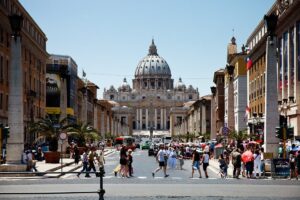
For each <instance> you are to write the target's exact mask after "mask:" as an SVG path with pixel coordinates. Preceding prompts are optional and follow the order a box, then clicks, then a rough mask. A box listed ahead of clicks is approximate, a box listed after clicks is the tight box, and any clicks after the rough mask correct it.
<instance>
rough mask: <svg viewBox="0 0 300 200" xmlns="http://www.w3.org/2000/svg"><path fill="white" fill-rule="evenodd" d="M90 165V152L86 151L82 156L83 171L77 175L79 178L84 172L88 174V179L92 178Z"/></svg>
mask: <svg viewBox="0 0 300 200" xmlns="http://www.w3.org/2000/svg"><path fill="white" fill-rule="evenodd" d="M88 163H89V159H88V150H87V149H85V150H84V152H83V154H82V170H81V171H80V172H79V173H78V174H77V177H78V178H79V176H80V174H81V173H82V172H84V171H85V172H86V174H85V177H87V178H90V177H91V176H90V174H89V169H88Z"/></svg>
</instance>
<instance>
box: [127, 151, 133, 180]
mask: <svg viewBox="0 0 300 200" xmlns="http://www.w3.org/2000/svg"><path fill="white" fill-rule="evenodd" d="M132 162H133V158H132V150H131V149H128V156H127V163H128V174H129V177H133V175H132V174H133V168H132Z"/></svg>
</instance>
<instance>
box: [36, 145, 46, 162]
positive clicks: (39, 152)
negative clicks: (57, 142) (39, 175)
mask: <svg viewBox="0 0 300 200" xmlns="http://www.w3.org/2000/svg"><path fill="white" fill-rule="evenodd" d="M36 160H38V161H42V160H44V155H43V152H42V148H41V147H38V150H37V154H36Z"/></svg>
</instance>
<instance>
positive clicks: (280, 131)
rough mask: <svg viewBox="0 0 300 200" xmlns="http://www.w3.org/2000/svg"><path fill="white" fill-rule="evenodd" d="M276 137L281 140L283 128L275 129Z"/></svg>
mask: <svg viewBox="0 0 300 200" xmlns="http://www.w3.org/2000/svg"><path fill="white" fill-rule="evenodd" d="M276 137H277V138H279V139H283V128H282V127H276Z"/></svg>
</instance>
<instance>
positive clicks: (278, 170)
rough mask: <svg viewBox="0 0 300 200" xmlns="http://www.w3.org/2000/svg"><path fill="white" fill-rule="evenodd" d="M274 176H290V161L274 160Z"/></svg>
mask: <svg viewBox="0 0 300 200" xmlns="http://www.w3.org/2000/svg"><path fill="white" fill-rule="evenodd" d="M273 165H274V175H275V176H289V175H290V164H289V159H280V158H278V159H273Z"/></svg>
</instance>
